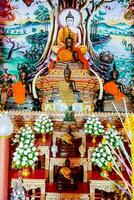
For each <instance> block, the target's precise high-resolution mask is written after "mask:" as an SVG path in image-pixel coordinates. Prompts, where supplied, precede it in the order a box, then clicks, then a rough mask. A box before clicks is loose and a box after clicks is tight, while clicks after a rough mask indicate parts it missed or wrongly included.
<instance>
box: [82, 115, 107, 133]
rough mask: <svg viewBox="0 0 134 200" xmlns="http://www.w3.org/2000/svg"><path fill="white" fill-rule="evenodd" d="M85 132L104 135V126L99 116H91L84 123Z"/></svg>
mask: <svg viewBox="0 0 134 200" xmlns="http://www.w3.org/2000/svg"><path fill="white" fill-rule="evenodd" d="M84 133H85V134H90V135H102V134H103V133H104V126H103V125H102V123H101V121H100V120H99V118H98V117H95V116H92V117H89V118H88V119H87V121H86V123H85V124H84Z"/></svg>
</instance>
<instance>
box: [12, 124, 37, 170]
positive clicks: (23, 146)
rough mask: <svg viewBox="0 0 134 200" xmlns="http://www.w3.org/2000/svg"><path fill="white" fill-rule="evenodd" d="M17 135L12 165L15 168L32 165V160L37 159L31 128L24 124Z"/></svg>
mask: <svg viewBox="0 0 134 200" xmlns="http://www.w3.org/2000/svg"><path fill="white" fill-rule="evenodd" d="M19 135H20V136H19V145H18V146H17V148H16V151H15V152H14V153H13V166H14V167H15V168H17V169H21V168H23V167H29V166H33V165H34V162H35V161H37V160H38V152H37V148H36V147H35V146H34V138H35V136H34V134H33V131H32V129H31V128H30V127H29V126H28V125H26V126H25V127H24V128H21V129H20V133H19Z"/></svg>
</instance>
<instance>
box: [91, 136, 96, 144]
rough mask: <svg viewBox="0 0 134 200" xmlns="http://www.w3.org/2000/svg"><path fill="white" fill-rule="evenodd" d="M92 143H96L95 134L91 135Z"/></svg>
mask: <svg viewBox="0 0 134 200" xmlns="http://www.w3.org/2000/svg"><path fill="white" fill-rule="evenodd" d="M92 143H93V144H95V143H96V135H94V136H93V138H92Z"/></svg>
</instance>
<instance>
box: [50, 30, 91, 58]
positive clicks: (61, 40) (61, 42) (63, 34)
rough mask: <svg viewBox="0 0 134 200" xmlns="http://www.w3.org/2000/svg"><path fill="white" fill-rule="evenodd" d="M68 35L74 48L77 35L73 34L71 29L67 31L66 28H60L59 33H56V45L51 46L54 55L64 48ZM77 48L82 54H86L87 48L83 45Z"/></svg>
mask: <svg viewBox="0 0 134 200" xmlns="http://www.w3.org/2000/svg"><path fill="white" fill-rule="evenodd" d="M69 35H70V37H71V38H72V39H73V42H74V46H75V45H76V44H77V41H78V34H77V33H74V32H73V31H72V30H71V29H69V28H68V27H67V26H65V27H62V28H61V29H60V30H59V32H58V36H57V45H53V47H52V51H53V52H54V53H56V54H57V53H58V51H59V49H60V48H61V47H65V40H66V38H68V36H69ZM77 48H79V49H80V50H81V52H82V54H86V52H87V46H85V45H79V46H78V47H77Z"/></svg>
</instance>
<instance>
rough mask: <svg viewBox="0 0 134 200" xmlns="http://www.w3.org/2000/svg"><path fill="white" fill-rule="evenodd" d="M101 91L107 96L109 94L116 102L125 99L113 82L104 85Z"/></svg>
mask: <svg viewBox="0 0 134 200" xmlns="http://www.w3.org/2000/svg"><path fill="white" fill-rule="evenodd" d="M103 89H104V90H105V91H106V92H107V93H108V94H111V95H112V96H113V97H114V99H115V101H117V102H120V101H122V99H123V97H125V95H124V94H123V93H122V92H121V91H120V90H119V88H118V86H117V84H116V83H115V82H114V81H110V82H108V83H105V84H104V86H103Z"/></svg>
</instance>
